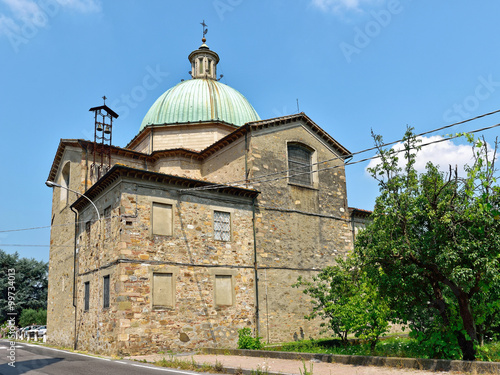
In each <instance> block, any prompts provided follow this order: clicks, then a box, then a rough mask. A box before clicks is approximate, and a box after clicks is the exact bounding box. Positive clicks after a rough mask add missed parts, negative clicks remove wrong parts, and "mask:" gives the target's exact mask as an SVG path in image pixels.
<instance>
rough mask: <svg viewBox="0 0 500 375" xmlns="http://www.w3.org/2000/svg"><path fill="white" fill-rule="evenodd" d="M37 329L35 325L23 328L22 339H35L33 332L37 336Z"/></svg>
mask: <svg viewBox="0 0 500 375" xmlns="http://www.w3.org/2000/svg"><path fill="white" fill-rule="evenodd" d="M38 327H39V326H37V325H34V324H33V325H32V326H27V327H24V328H23V334H24V337H28V336H29V337H30V338H34V337H35V332H37V334H38Z"/></svg>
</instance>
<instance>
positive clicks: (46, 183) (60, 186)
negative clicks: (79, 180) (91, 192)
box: [45, 181, 101, 221]
mask: <svg viewBox="0 0 500 375" xmlns="http://www.w3.org/2000/svg"><path fill="white" fill-rule="evenodd" d="M45 185H47V186H48V187H50V188H53V187H58V188H61V189H66V190H68V191H71V192H72V193H75V194H76V195H80V196H82V197H84V198H85V199H87V200H88V201H89V202H90V203H91V204H92V206H94V208H95V212H97V220H98V221H101V215H100V214H99V210H98V209H97V206H96V205H95V203H94V202H92V201H91V200H90V198H89V197H87V196H86V195H84V194H82V193H79V192H77V191H75V190H73V189H70V188H69V187H66V186H62V185H59V184H56V183H55V182H53V181H45Z"/></svg>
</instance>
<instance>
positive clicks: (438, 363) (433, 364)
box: [201, 348, 500, 374]
mask: <svg viewBox="0 0 500 375" xmlns="http://www.w3.org/2000/svg"><path fill="white" fill-rule="evenodd" d="M201 351H202V352H203V353H205V354H219V355H239V356H246V357H264V358H276V359H294V360H305V361H310V360H319V361H321V362H327V363H340V364H344V365H355V366H385V367H396V368H399V369H401V368H406V369H416V370H429V371H461V372H474V371H475V372H477V373H479V374H484V373H492V374H500V362H479V361H457V360H446V359H418V358H394V357H371V356H361V355H337V354H316V353H293V352H275V351H267V350H247V349H215V348H203V349H201ZM235 370H236V369H235ZM238 370H239V369H238ZM243 373H244V374H245V372H243ZM269 374H271V373H269ZM277 374H279V373H277Z"/></svg>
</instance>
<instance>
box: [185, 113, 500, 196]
mask: <svg viewBox="0 0 500 375" xmlns="http://www.w3.org/2000/svg"><path fill="white" fill-rule="evenodd" d="M499 112H500V109H498V110H496V111H493V112H488V113H484V114H482V115H479V116H476V117H472V118H469V119H466V120H463V121H459V122H455V123H453V124H449V125H445V126H442V127H439V128H435V129H431V130H428V131H425V132H422V133H419V134H415V137H422V136H424V135H427V134H431V133H435V132H438V131H441V130H444V129H449V128H452V127H454V126H457V125H462V124H465V123H467V122H471V121H474V120H478V119H481V118H484V117H487V116H491V115H494V114H496V113H499ZM469 133H471V132H469ZM450 139H453V138H450ZM402 141H403V139H399V140H396V141H392V142H388V143H384V144H382V145H381V146H380V147H387V146H391V145H394V144H397V143H399V142H402ZM376 149H377V147H375V146H374V147H370V148H367V149H364V150H360V151H356V152H353V153H350V154H348V155H345V156H342V157H341V156H336V157H334V158H332V159H327V160H323V161H320V162H316V163H312V164H310V165H311V166H314V165H319V164H324V163H328V162H331V161H335V160H339V159H345V158H352V157H354V155H359V154H363V153H365V152H368V151H373V150H376ZM345 165H347V164H345ZM299 169H300V167H299V168H289V169H285V170H282V171H278V172H273V173H268V174H265V175H261V176H259V177H257V178H253V179H251V180H237V181H233V182H228V183H226V184H217V185H212V186H202V187H196V188H188V189H181V191H193V190H212V189H218V188H224V187H228V186H233V185H231V184H248V183H250V182H253V183H259V182H258V181H259V180H260V179H262V178H265V177H269V176H275V175H278V174H283V173H288V172H290V171H296V170H299ZM314 172H316V171H313V172H304V173H299V174H297V175H300V174H306V173H314ZM294 176H296V175H294ZM287 177H292V176H287Z"/></svg>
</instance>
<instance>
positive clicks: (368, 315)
mask: <svg viewBox="0 0 500 375" xmlns="http://www.w3.org/2000/svg"><path fill="white" fill-rule="evenodd" d="M357 263H358V261H357V259H356V258H355V257H353V256H352V255H351V256H350V257H348V258H347V259H346V260H339V261H338V263H337V265H335V266H331V267H326V268H325V269H323V270H322V271H321V272H320V273H319V274H318V275H317V276H313V278H312V281H307V280H304V279H303V278H302V277H299V279H298V281H297V283H296V284H295V285H294V287H303V288H304V289H303V292H304V293H305V294H307V295H309V296H310V297H311V302H312V305H313V308H312V312H311V314H309V315H307V316H306V317H305V318H306V319H313V318H315V317H317V316H319V317H321V318H322V319H323V320H325V321H326V322H323V323H321V326H322V327H328V328H330V329H331V330H332V331H333V332H334V333H335V335H336V336H338V337H339V338H340V339H341V340H342V342H343V343H344V344H345V343H347V337H348V335H349V334H354V335H355V336H356V337H359V338H361V339H364V340H368V341H369V342H370V343H371V345H372V348H374V347H375V344H376V343H377V341H378V339H379V337H380V336H381V335H383V334H384V333H385V332H387V329H388V326H389V323H388V316H389V308H388V306H387V304H386V303H385V301H384V300H383V299H382V298H380V296H379V293H378V290H377V288H376V287H375V286H374V285H373V284H372V283H371V281H370V280H369V279H368V278H367V277H366V274H365V273H364V272H363V271H362V270H361V269H360V268H359V267H357Z"/></svg>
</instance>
